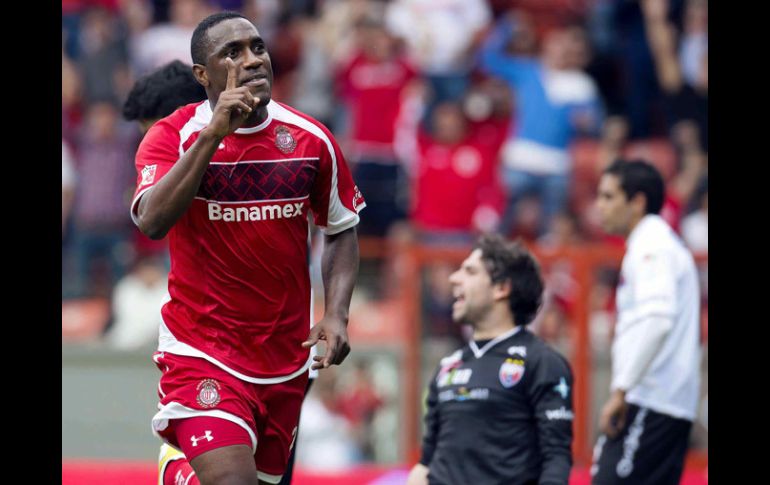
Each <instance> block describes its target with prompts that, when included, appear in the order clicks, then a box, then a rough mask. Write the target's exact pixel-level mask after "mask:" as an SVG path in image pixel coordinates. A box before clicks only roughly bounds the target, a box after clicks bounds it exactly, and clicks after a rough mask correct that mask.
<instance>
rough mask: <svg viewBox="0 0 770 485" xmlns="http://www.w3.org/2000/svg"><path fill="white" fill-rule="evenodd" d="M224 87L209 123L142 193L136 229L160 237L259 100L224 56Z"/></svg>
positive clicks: (190, 197)
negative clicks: (239, 82) (222, 144)
mask: <svg viewBox="0 0 770 485" xmlns="http://www.w3.org/2000/svg"><path fill="white" fill-rule="evenodd" d="M226 62H227V87H226V89H225V91H223V92H222V93H221V94H220V95H219V99H218V100H217V104H216V106H215V107H214V113H213V116H212V118H211V122H210V123H209V125H208V126H207V127H206V128H204V129H203V130H201V132H200V134H199V136H198V139H197V140H195V143H193V144H192V146H191V147H190V149H189V150H187V151H186V152H185V154H184V155H182V158H180V159H179V161H177V162H176V163H175V164H174V166H173V167H172V168H171V170H169V172H168V173H167V174H166V176H165V177H163V178H162V179H161V180H159V181H158V183H157V184H155V186H153V187H152V188H151V189H150V190H148V191H147V192H145V193H144V195H143V196H142V198H141V199H140V201H139V207H138V209H137V215H138V221H139V230H140V231H142V232H143V233H144V234H145V235H147V236H148V237H149V238H151V239H162V238H163V237H165V236H166V234H168V231H169V230H170V229H171V227H172V226H173V225H174V224H176V221H178V220H179V218H180V217H182V214H184V213H185V211H187V208H188V207H190V204H191V203H192V201H193V199H194V198H195V194H196V193H197V192H198V187H200V184H201V179H202V178H203V174H204V173H205V172H206V169H207V168H208V166H209V162H211V158H212V157H213V156H214V152H215V151H216V150H217V147H218V146H219V143H220V142H221V141H222V140H223V139H224V137H226V136H227V135H229V134H231V133H233V132H234V131H235V130H237V129H238V128H240V127H241V125H243V123H244V122H245V121H246V120H247V119H248V117H249V116H250V115H251V112H252V110H253V109H254V108H255V107H256V106H257V103H259V98H255V97H253V96H252V95H251V93H250V92H249V89H248V87H240V88H237V87H236V79H237V77H236V72H235V64H234V63H233V61H232V60H231V59H227V61H226Z"/></svg>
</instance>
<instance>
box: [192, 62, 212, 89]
mask: <svg viewBox="0 0 770 485" xmlns="http://www.w3.org/2000/svg"><path fill="white" fill-rule="evenodd" d="M192 69H193V76H195V79H196V80H197V81H198V83H200V85H201V86H203V87H204V88H207V87H209V75H208V73H207V72H206V66H204V65H202V64H193V68H192Z"/></svg>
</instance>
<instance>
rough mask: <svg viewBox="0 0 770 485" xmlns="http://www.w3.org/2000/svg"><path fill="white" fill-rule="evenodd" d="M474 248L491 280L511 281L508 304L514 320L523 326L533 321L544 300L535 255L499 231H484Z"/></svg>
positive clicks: (541, 279) (499, 281) (493, 281)
mask: <svg viewBox="0 0 770 485" xmlns="http://www.w3.org/2000/svg"><path fill="white" fill-rule="evenodd" d="M474 249H481V260H482V261H483V262H484V266H485V267H486V270H487V273H489V276H490V278H491V279H492V283H502V282H504V281H509V282H510V284H511V294H510V295H509V296H508V304H509V306H510V309H511V314H513V320H514V323H515V324H516V325H521V326H525V325H527V324H529V323H530V322H532V320H533V319H534V318H535V315H537V311H538V310H539V309H540V306H541V305H542V303H543V278H542V277H541V276H540V265H539V264H538V263H537V261H536V260H535V258H534V256H532V254H530V252H529V251H527V248H526V247H524V245H523V244H522V243H521V242H519V241H516V242H511V241H508V240H506V239H505V238H504V237H503V236H501V235H499V234H484V235H483V236H481V237H480V238H479V239H478V241H477V242H476V244H475V246H474Z"/></svg>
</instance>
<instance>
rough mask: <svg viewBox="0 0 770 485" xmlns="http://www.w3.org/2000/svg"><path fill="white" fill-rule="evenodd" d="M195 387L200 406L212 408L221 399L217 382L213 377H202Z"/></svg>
mask: <svg viewBox="0 0 770 485" xmlns="http://www.w3.org/2000/svg"><path fill="white" fill-rule="evenodd" d="M195 389H197V391H198V397H197V401H198V405H199V406H200V407H202V408H213V407H214V406H216V405H217V404H219V401H220V400H221V399H222V397H221V396H220V395H219V389H220V386H219V383H218V382H217V381H215V380H214V379H203V380H202V381H200V382H199V383H198V386H197V387H196V388H195Z"/></svg>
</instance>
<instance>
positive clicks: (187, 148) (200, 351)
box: [131, 12, 365, 484]
mask: <svg viewBox="0 0 770 485" xmlns="http://www.w3.org/2000/svg"><path fill="white" fill-rule="evenodd" d="M191 50H192V57H193V62H194V66H193V72H194V74H195V77H196V79H197V80H198V82H200V84H201V85H202V86H203V87H204V88H205V89H206V94H207V96H208V100H205V101H203V102H200V103H194V104H190V105H187V106H184V107H182V108H180V109H178V110H177V111H175V112H174V113H173V114H171V115H170V116H168V117H166V118H164V119H162V120H160V121H158V122H157V123H156V124H155V125H153V126H152V128H150V130H149V131H148V133H147V135H146V136H145V137H144V139H143V140H142V143H141V145H140V146H139V150H138V152H137V157H136V168H137V172H138V180H137V188H136V192H135V195H134V200H133V203H132V207H131V216H132V218H133V220H134V222H135V223H136V224H137V226H138V227H139V229H140V230H141V231H142V232H143V233H145V234H147V235H148V236H150V237H152V238H162V237H164V236H166V235H167V234H168V236H169V250H170V254H171V273H170V275H169V295H168V298H167V299H166V301H165V302H164V304H163V307H162V310H161V315H162V323H161V327H160V338H159V346H158V351H157V352H156V353H155V355H154V357H153V359H154V360H155V362H156V364H157V365H158V368H159V369H160V370H161V371H162V373H163V374H162V376H161V379H160V383H159V386H158V394H159V396H160V403H159V405H158V408H159V411H158V413H157V414H156V415H155V416H154V417H153V419H152V426H153V431H154V432H155V433H156V434H157V435H158V436H159V437H160V438H161V439H162V440H163V441H165V442H168V443H169V444H171V445H173V446H175V447H177V448H179V449H181V450H182V451H183V452H184V454H185V456H186V457H187V460H189V464H188V463H187V461H186V460H176V461H174V462H173V463H171V464H170V465H169V468H170V469H168V470H166V473H165V477H163V476H162V477H161V480H165V483H173V482H174V479H175V477H176V476H177V475H179V474H181V475H182V476H184V477H185V480H188V481H186V482H185V483H188V484H195V483H205V484H225V483H227V484H231V483H232V484H235V483H238V484H257V483H278V482H279V481H280V479H281V474H282V473H283V471H284V469H285V467H286V461H287V460H288V457H289V452H290V449H291V447H292V445H293V439H294V434H295V433H296V427H297V424H298V423H297V421H298V420H297V418H298V416H299V410H300V405H301V402H302V398H303V393H304V390H305V385H306V382H307V373H308V368H309V367H311V366H312V368H314V369H320V368H325V367H329V366H330V365H335V364H340V363H341V362H342V361H343V360H344V359H345V357H346V356H347V355H348V353H349V352H350V346H349V344H348V337H347V329H346V326H347V318H348V309H349V305H350V297H351V294H352V291H353V286H354V283H355V277H356V274H357V271H358V241H357V237H356V232H355V226H356V225H357V224H358V221H359V217H358V211H360V210H361V209H362V208H364V207H365V202H364V200H363V198H362V196H361V194H360V192H359V191H358V189H357V188H356V187H355V185H354V184H353V180H352V177H351V176H350V172H349V170H348V168H347V165H346V163H345V159H344V157H343V155H342V153H341V151H340V149H339V147H338V146H337V143H336V141H335V140H334V138H333V137H332V135H331V133H329V131H328V130H327V129H326V128H325V127H324V126H323V125H321V124H320V123H318V122H317V121H315V120H313V119H312V118H310V117H308V116H306V115H304V114H302V113H299V112H297V111H296V110H294V109H292V108H290V107H288V106H286V105H283V104H281V103H278V102H276V101H274V100H271V87H272V82H273V73H272V68H271V64H270V56H269V54H268V53H267V50H266V47H265V44H264V41H263V40H262V38H261V37H260V35H259V32H258V31H257V29H256V28H255V27H254V25H253V24H252V23H251V22H250V21H248V20H247V19H246V18H244V17H243V16H241V15H240V14H237V13H232V12H223V13H218V14H214V15H212V16H210V17H208V18H206V19H204V20H203V21H202V22H201V23H200V24H199V25H198V27H197V28H196V30H195V32H194V34H193V38H192V46H191ZM308 210H310V211H312V213H313V217H314V221H315V223H316V225H318V226H319V227H321V228H322V229H323V231H324V232H325V248H324V254H323V281H324V287H325V314H324V317H323V318H322V319H321V321H320V322H318V323H316V324H315V325H314V326H313V327H312V329H311V328H310V319H311V312H310V303H311V301H310V281H309V275H308V266H307V259H308V249H307V247H308V245H307V238H308V224H307V220H306V217H307V213H308ZM319 340H325V341H326V349H325V352H324V353H323V354H321V355H318V356H316V357H313V358H312V359H311V358H310V357H309V348H310V347H311V346H313V345H315V344H316V343H317V342H318V341H319ZM171 468H173V469H171ZM193 471H194V473H195V476H192V477H191V472H193Z"/></svg>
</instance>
